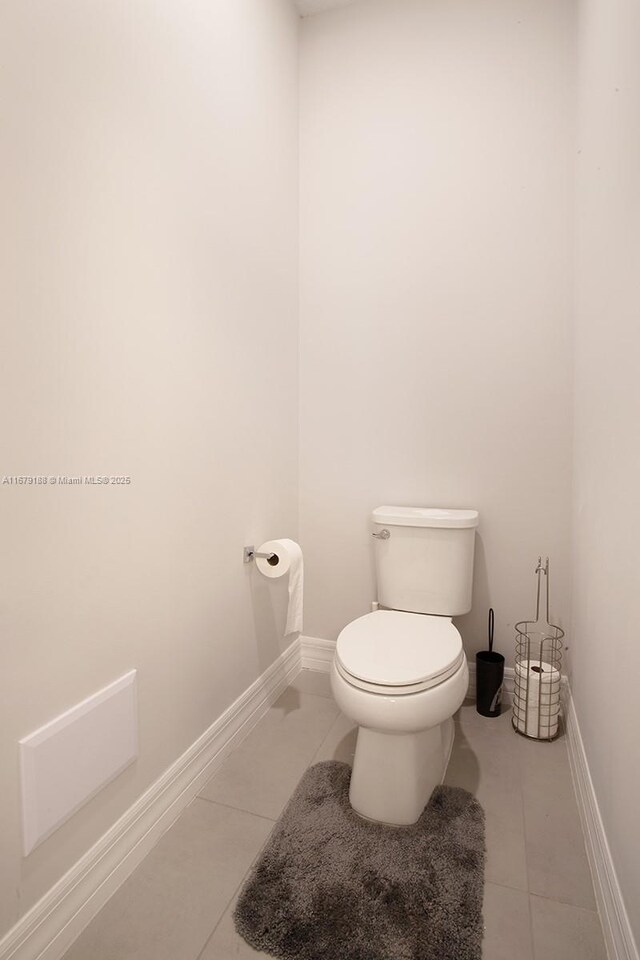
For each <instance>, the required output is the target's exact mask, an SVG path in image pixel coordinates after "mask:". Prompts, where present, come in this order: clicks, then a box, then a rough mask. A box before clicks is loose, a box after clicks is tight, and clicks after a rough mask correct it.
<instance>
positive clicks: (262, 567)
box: [256, 539, 303, 634]
mask: <svg viewBox="0 0 640 960" xmlns="http://www.w3.org/2000/svg"><path fill="white" fill-rule="evenodd" d="M257 552H258V553H273V554H275V556H274V557H273V558H272V559H271V560H265V559H263V558H262V557H258V559H257V560H256V566H257V567H258V570H259V571H260V573H261V574H263V575H264V576H265V577H270V578H271V579H273V580H278V579H279V578H280V577H284V576H285V575H286V574H287V573H288V574H289V608H288V610H287V625H286V627H285V631H284V632H285V634H287V633H296V632H298V633H301V632H302V583H303V566H302V550H301V549H300V544H299V543H296V542H295V540H284V539H283V540H267V542H266V543H263V544H262V546H261V547H258V550H257Z"/></svg>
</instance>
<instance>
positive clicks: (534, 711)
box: [513, 660, 560, 739]
mask: <svg viewBox="0 0 640 960" xmlns="http://www.w3.org/2000/svg"><path fill="white" fill-rule="evenodd" d="M513 712H514V717H515V721H516V728H517V729H518V730H519V731H520V732H521V733H525V734H526V735H527V736H528V737H536V738H539V739H547V738H548V737H554V736H555V735H556V733H557V730H558V715H559V713H560V671H559V670H556V669H555V667H552V666H551V664H550V663H545V662H544V661H542V662H541V661H540V660H524V661H522V662H521V663H518V664H516V689H515V699H514V704H513Z"/></svg>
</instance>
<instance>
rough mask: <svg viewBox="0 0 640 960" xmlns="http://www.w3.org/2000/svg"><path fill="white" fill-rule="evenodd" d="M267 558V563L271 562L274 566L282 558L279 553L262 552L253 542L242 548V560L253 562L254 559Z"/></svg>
mask: <svg viewBox="0 0 640 960" xmlns="http://www.w3.org/2000/svg"><path fill="white" fill-rule="evenodd" d="M258 559H259V560H266V561H267V563H269V564H271V566H272V567H275V565H276V564H277V563H279V562H280V558H279V557H278V554H277V553H260V552H259V551H258V550H256V548H255V547H254V546H253V544H251V546H249V547H244V548H243V550H242V562H243V563H251V561H252V560H258Z"/></svg>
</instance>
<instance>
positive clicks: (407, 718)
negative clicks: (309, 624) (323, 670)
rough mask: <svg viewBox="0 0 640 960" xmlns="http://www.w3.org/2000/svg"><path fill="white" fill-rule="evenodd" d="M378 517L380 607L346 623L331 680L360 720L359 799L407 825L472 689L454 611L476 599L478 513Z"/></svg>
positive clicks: (354, 785) (373, 814)
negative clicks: (454, 719) (475, 558)
mask: <svg viewBox="0 0 640 960" xmlns="http://www.w3.org/2000/svg"><path fill="white" fill-rule="evenodd" d="M372 519H373V525H374V532H373V536H374V538H375V559H376V574H377V581H378V603H379V606H380V609H379V610H376V611H375V612H374V613H368V614H366V615H365V616H364V617H359V618H358V619H357V620H354V621H353V622H352V623H350V624H348V625H347V626H346V627H345V628H344V630H342V632H341V633H340V636H339V637H338V642H337V645H336V655H335V658H334V662H333V666H332V669H331V687H332V689H333V694H334V697H335V699H336V702H337V704H338V706H339V707H340V709H341V710H342V712H343V713H345V714H346V715H347V716H348V717H350V718H351V719H352V720H354V721H355V722H356V723H357V724H358V726H359V729H358V741H357V745H356V753H355V759H354V763H353V773H352V776H351V789H350V793H349V799H350V801H351V805H352V807H353V808H354V810H355V811H356V812H357V813H359V814H360V815H361V816H363V817H367V818H368V819H370V820H377V821H380V822H382V823H390V824H396V825H403V824H410V823H415V822H416V820H417V819H418V817H419V816H420V814H421V813H422V811H423V809H424V807H425V806H426V804H427V803H428V801H429V797H430V796H431V794H432V792H433V790H434V788H435V787H436V786H437V785H438V784H439V783H441V782H442V780H443V778H444V774H445V771H446V769H447V764H448V762H449V756H450V754H451V747H452V746H453V719H452V718H453V714H454V713H455V712H456V710H457V709H458V707H459V706H460V705H461V703H462V701H463V700H464V698H465V696H466V693H467V685H468V680H469V671H468V668H467V661H466V657H465V655H464V651H463V649H462V638H461V637H460V634H459V633H458V631H457V629H456V628H455V627H454V625H453V623H452V621H451V618H452V617H454V616H458V615H460V614H462V613H467V612H468V611H469V610H470V609H471V585H472V578H473V552H474V542H475V528H476V527H477V525H478V513H477V512H476V511H475V510H437V509H430V508H425V507H378V508H377V510H374V511H373V515H372Z"/></svg>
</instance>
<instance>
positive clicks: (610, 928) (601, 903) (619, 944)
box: [565, 684, 640, 960]
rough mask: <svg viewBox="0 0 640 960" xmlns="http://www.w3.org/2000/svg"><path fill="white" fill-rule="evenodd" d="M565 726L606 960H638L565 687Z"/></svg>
mask: <svg viewBox="0 0 640 960" xmlns="http://www.w3.org/2000/svg"><path fill="white" fill-rule="evenodd" d="M565 723H566V730H567V746H568V749H569V763H570V765H571V774H572V776H573V785H574V789H575V792H576V797H577V800H578V808H579V810H580V819H581V820H582V829H583V833H584V838H585V844H586V847H587V856H588V858H589V865H590V867H591V875H592V877H593V886H594V889H595V895H596V901H597V904H598V913H599V914H600V921H601V923H602V932H603V934H604V939H605V944H606V947H607V954H608V956H609V960H640V954H639V952H638V945H637V944H636V942H635V938H634V936H633V931H632V929H631V923H630V921H629V916H628V914H627V911H626V907H625V905H624V900H623V897H622V891H621V890H620V884H619V883H618V877H617V875H616V871H615V867H614V864H613V859H612V857H611V850H610V849H609V844H608V842H607V835H606V833H605V830H604V824H603V822H602V817H601V815H600V808H599V806H598V800H597V797H596V793H595V790H594V786H593V780H592V779H591V773H590V771H589V763H588V761H587V755H586V752H585V748H584V743H583V740H582V736H581V734H580V724H579V723H578V717H577V714H576V710H575V705H574V703H573V698H572V696H571V689H570V687H569V685H568V684H567V688H566V696H565Z"/></svg>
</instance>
